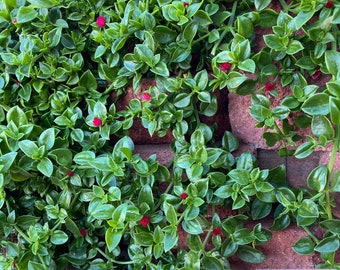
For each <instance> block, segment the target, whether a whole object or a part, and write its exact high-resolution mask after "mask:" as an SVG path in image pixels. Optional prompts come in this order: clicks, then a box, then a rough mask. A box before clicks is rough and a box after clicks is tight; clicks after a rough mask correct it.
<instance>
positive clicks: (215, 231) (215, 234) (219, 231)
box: [212, 228, 222, 236]
mask: <svg viewBox="0 0 340 270" xmlns="http://www.w3.org/2000/svg"><path fill="white" fill-rule="evenodd" d="M212 235H213V236H218V235H222V229H221V228H215V229H213V231H212Z"/></svg>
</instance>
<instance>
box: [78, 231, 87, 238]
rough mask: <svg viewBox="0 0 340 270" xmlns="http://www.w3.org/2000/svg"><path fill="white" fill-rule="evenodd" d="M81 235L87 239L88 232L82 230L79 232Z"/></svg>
mask: <svg viewBox="0 0 340 270" xmlns="http://www.w3.org/2000/svg"><path fill="white" fill-rule="evenodd" d="M79 233H80V235H81V236H83V237H85V236H86V233H87V231H86V230H85V229H80V230H79Z"/></svg>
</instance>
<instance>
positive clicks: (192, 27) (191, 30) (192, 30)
mask: <svg viewBox="0 0 340 270" xmlns="http://www.w3.org/2000/svg"><path fill="white" fill-rule="evenodd" d="M197 30H198V24H195V23H193V22H191V23H188V24H187V25H186V27H185V28H184V30H183V36H184V38H185V39H187V40H188V42H190V43H191V42H192V40H193V39H194V37H195V35H196V33H197Z"/></svg>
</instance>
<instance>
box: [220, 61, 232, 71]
mask: <svg viewBox="0 0 340 270" xmlns="http://www.w3.org/2000/svg"><path fill="white" fill-rule="evenodd" d="M220 69H221V70H222V71H223V72H226V71H228V70H230V69H231V64H230V63H229V62H225V63H221V64H220Z"/></svg>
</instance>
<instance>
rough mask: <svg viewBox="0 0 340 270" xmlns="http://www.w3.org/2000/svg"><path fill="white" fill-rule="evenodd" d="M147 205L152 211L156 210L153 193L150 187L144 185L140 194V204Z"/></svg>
mask: <svg viewBox="0 0 340 270" xmlns="http://www.w3.org/2000/svg"><path fill="white" fill-rule="evenodd" d="M142 203H146V204H147V205H149V207H150V209H153V208H154V199H153V192H152V189H151V187H150V186H149V185H144V186H143V187H142V189H141V190H140V192H139V196H138V204H139V205H141V204H142Z"/></svg>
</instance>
